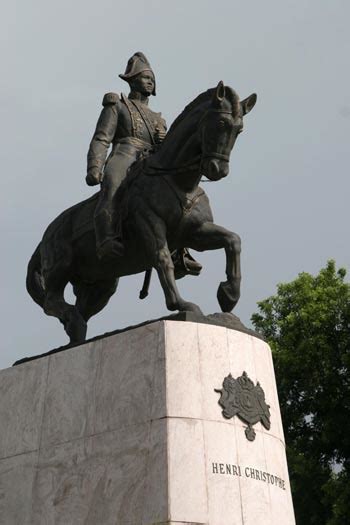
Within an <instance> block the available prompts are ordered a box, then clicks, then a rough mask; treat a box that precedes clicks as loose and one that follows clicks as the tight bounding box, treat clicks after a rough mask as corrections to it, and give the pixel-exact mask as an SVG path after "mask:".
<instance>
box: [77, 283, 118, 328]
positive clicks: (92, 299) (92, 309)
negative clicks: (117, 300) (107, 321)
mask: <svg viewBox="0 0 350 525" xmlns="http://www.w3.org/2000/svg"><path fill="white" fill-rule="evenodd" d="M117 285H118V279H109V280H105V281H96V282H94V283H86V282H83V281H81V282H79V283H74V285H73V291H74V294H75V295H76V298H77V301H76V303H75V306H76V307H77V308H78V310H79V312H80V313H81V315H82V316H83V318H84V320H85V321H86V322H87V321H88V320H89V319H90V318H91V317H92V316H93V315H96V314H98V312H100V311H101V310H102V309H103V308H104V307H105V306H106V304H107V303H108V301H109V299H110V298H111V297H112V295H113V294H114V293H115V291H116V289H117Z"/></svg>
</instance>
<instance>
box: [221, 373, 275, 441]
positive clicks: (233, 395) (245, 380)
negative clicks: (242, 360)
mask: <svg viewBox="0 0 350 525" xmlns="http://www.w3.org/2000/svg"><path fill="white" fill-rule="evenodd" d="M215 392H217V393H219V394H221V397H220V399H219V401H218V403H219V405H220V406H221V407H222V408H223V411H222V415H223V416H224V418H226V419H231V418H233V417H234V416H238V417H239V418H240V419H241V420H242V421H243V422H244V423H247V425H248V426H247V428H246V429H245V435H246V437H247V439H248V440H249V441H254V439H255V436H256V432H255V430H254V428H253V425H255V424H256V423H258V422H259V421H260V422H261V423H262V424H263V425H264V427H265V428H266V430H270V427H271V421H270V405H267V404H266V401H265V393H264V391H263V389H262V388H261V386H260V383H259V382H257V384H256V385H254V383H253V381H252V380H251V379H250V378H249V377H248V374H247V373H246V372H243V374H242V375H241V376H240V377H238V378H237V379H234V378H233V377H232V375H231V374H229V375H228V376H227V377H225V379H224V381H223V383H222V389H216V388H215Z"/></svg>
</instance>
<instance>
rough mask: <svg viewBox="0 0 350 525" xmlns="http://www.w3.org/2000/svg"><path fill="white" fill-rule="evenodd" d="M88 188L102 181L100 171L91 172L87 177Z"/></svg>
mask: <svg viewBox="0 0 350 525" xmlns="http://www.w3.org/2000/svg"><path fill="white" fill-rule="evenodd" d="M85 180H86V184H87V185H88V186H96V184H100V182H101V181H102V173H101V172H99V171H89V172H88V174H87V175H86V177H85Z"/></svg>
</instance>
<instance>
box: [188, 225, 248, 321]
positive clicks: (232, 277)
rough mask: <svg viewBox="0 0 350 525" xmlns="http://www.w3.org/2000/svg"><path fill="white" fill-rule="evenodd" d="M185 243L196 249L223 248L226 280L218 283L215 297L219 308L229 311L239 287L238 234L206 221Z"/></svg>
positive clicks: (238, 294) (236, 297)
mask: <svg viewBox="0 0 350 525" xmlns="http://www.w3.org/2000/svg"><path fill="white" fill-rule="evenodd" d="M187 245H188V247H189V248H193V249H194V250H198V251H205V250H218V249H220V248H224V249H225V252H226V276H227V281H223V282H221V283H220V285H219V288H218V292H217V298H218V301H219V304H220V308H221V310H222V311H223V312H231V310H233V308H234V307H235V306H236V304H237V303H238V300H239V297H240V288H241V256H240V254H241V239H240V237H239V235H237V234H236V233H233V232H230V231H229V230H226V228H223V227H222V226H218V225H217V224H213V223H212V222H206V223H204V224H202V226H201V227H200V228H198V229H197V230H195V232H193V235H192V236H191V238H190V239H189V240H188V243H187V244H186V246H187Z"/></svg>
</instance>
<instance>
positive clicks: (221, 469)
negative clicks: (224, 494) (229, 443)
mask: <svg viewBox="0 0 350 525" xmlns="http://www.w3.org/2000/svg"><path fill="white" fill-rule="evenodd" d="M212 469H213V474H228V475H230V476H242V475H243V476H245V477H246V478H251V479H256V480H258V481H263V482H265V483H270V484H271V485H275V486H276V487H279V488H281V489H283V490H286V488H285V482H284V480H283V479H281V478H279V477H278V476H274V475H273V474H269V473H268V472H264V471H263V470H258V469H256V468H251V467H240V466H239V465H231V464H228V463H212Z"/></svg>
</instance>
